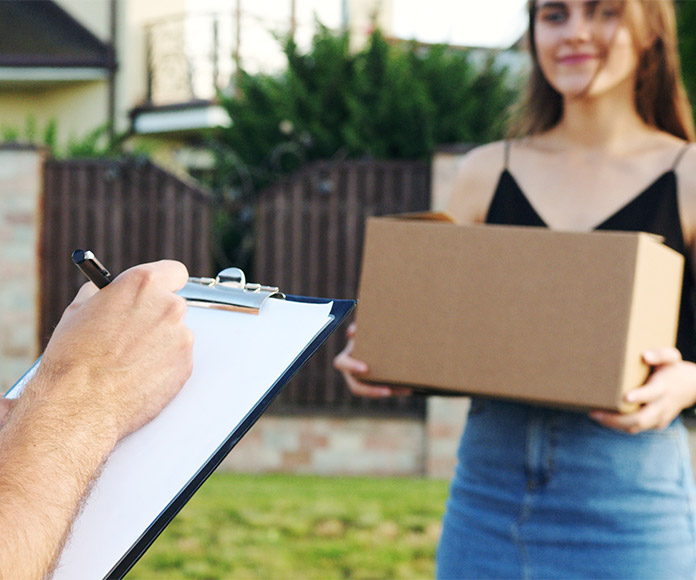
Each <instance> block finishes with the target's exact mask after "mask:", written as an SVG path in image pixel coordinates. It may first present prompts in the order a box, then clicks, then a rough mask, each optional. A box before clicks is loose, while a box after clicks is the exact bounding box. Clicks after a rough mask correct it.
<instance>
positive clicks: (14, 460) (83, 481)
mask: <svg viewBox="0 0 696 580" xmlns="http://www.w3.org/2000/svg"><path fill="white" fill-rule="evenodd" d="M34 380H35V381H38V382H40V383H41V382H44V383H46V382H47V381H50V382H51V383H52V384H50V386H49V385H46V384H41V385H33V386H34V387H40V388H30V386H29V385H28V386H27V390H28V391H29V392H25V395H26V397H25V395H22V397H20V399H19V401H17V403H16V405H15V407H14V409H13V410H12V411H11V412H10V413H9V415H8V417H7V421H6V424H5V426H4V427H3V429H2V430H1V431H0V530H2V533H0V578H2V579H8V580H9V579H11V580H18V579H24V578H27V579H35V578H43V577H44V576H45V575H46V574H47V572H48V571H49V570H50V569H51V565H52V563H53V561H54V559H55V558H56V555H57V554H58V553H59V549H60V548H61V546H62V544H63V542H64V540H65V537H66V535H67V532H68V531H69V529H70V525H71V523H72V520H73V519H74V517H75V514H76V512H77V511H78V508H79V505H80V502H81V501H82V498H83V497H84V495H85V492H86V490H87V489H88V488H89V486H90V482H91V481H92V479H93V477H94V473H95V472H96V471H97V470H98V468H99V466H100V464H101V463H102V461H103V460H104V458H105V457H106V456H107V455H108V453H109V452H110V451H111V449H112V448H113V444H114V441H113V439H112V438H109V437H108V435H105V434H104V433H103V432H100V426H99V425H94V424H90V421H89V420H85V418H84V417H85V415H87V416H88V413H85V412H84V409H81V410H80V409H79V402H76V401H65V402H63V401H60V400H57V399H59V398H63V395H64V393H65V392H66V389H67V388H69V385H66V389H61V388H58V387H60V386H61V385H60V384H56V383H60V382H61V381H70V380H75V377H72V378H69V377H52V378H49V377H47V376H46V374H45V373H44V374H40V376H37V378H36V379H34ZM35 393H42V395H41V396H36V395H35ZM46 394H48V395H49V396H45V395H46ZM76 407H77V408H76ZM76 411H78V412H76ZM79 411H82V412H79ZM66 427H69V428H66Z"/></svg>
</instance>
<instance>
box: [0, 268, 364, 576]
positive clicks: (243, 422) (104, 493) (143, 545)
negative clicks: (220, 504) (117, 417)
mask: <svg viewBox="0 0 696 580" xmlns="http://www.w3.org/2000/svg"><path fill="white" fill-rule="evenodd" d="M192 280H193V282H192V283H189V285H187V286H189V287H190V288H189V289H190V290H191V289H192V290H193V291H194V294H196V295H197V296H198V299H199V300H200V293H199V289H198V288H195V287H191V284H193V285H194V286H197V285H199V284H201V283H202V284H203V285H207V286H214V287H215V288H214V293H218V294H219V291H220V290H225V291H226V290H227V289H230V288H231V289H232V292H231V293H230V294H229V296H230V298H228V299H225V298H223V300H222V302H226V304H212V306H211V305H210V304H208V308H192V309H190V312H191V310H195V311H198V312H197V313H196V315H197V316H203V317H206V316H207V317H213V318H217V317H219V316H223V317H224V316H236V317H241V318H237V321H243V322H244V323H245V324H246V323H248V324H252V325H253V324H255V322H253V321H255V320H258V321H263V320H268V318H266V319H264V318H263V317H264V315H266V316H268V314H266V313H268V312H274V310H273V309H276V310H275V311H276V312H277V311H278V309H280V308H289V309H299V308H307V309H308V310H310V309H313V308H314V307H313V306H312V307H309V305H314V306H316V307H317V309H321V312H322V315H321V316H319V317H318V322H317V321H315V324H316V325H317V327H316V329H317V330H316V332H314V327H312V328H309V329H306V330H304V332H307V333H309V334H311V333H313V334H312V335H311V336H310V338H309V340H303V339H300V340H299V341H298V343H297V344H298V345H299V346H297V345H295V346H294V348H295V350H292V352H291V354H286V357H289V358H288V359H287V360H290V358H292V360H291V362H290V364H287V365H286V366H283V368H282V372H279V373H278V374H272V376H273V377H274V380H272V382H265V383H263V386H262V387H261V388H263V389H265V390H263V391H262V394H261V395H260V396H258V397H256V396H255V395H254V394H250V395H249V397H250V399H249V400H250V401H251V402H252V403H251V404H250V405H249V406H248V408H244V409H241V410H239V413H240V415H239V417H241V419H240V420H239V421H238V422H237V423H236V425H235V426H234V428H232V429H230V430H229V432H228V431H227V430H226V429H225V431H224V433H226V435H224V439H223V440H222V442H221V443H220V444H219V445H217V444H216V445H215V446H214V447H211V448H210V449H209V450H206V449H202V450H197V451H198V452H199V454H200V453H202V454H203V456H204V457H205V459H204V460H203V461H200V462H195V463H193V465H195V467H194V468H193V469H191V470H190V471H187V472H186V473H185V475H184V477H185V478H187V479H186V481H185V483H184V484H182V485H180V486H179V485H177V484H176V483H174V484H172V485H176V489H175V491H174V492H173V493H171V495H169V494H166V495H163V496H162V497H158V502H161V505H162V508H161V510H159V511H158V512H157V513H156V514H155V515H154V517H152V518H151V519H150V518H148V520H147V523H146V524H145V525H143V526H142V530H141V528H140V527H138V524H134V525H133V526H134V527H133V526H132V527H131V529H129V530H128V534H125V535H124V537H126V539H125V540H123V538H116V539H117V540H118V541H117V542H116V544H119V542H120V544H119V545H117V546H116V547H114V546H110V547H109V549H107V548H105V552H104V553H105V554H107V553H108V555H104V556H103V557H102V556H100V557H97V558H96V559H97V560H99V558H101V559H100V560H99V561H98V562H96V563H93V569H90V567H89V566H90V565H92V564H91V563H90V562H86V561H85V559H89V558H84V556H89V555H90V554H93V553H94V552H95V551H97V550H99V548H100V546H102V545H103V543H104V542H103V540H101V539H98V538H94V537H91V536H94V535H95V534H88V533H87V532H89V531H90V530H96V532H97V533H98V534H102V533H103V534H106V535H107V536H108V534H109V533H110V532H108V530H110V529H111V528H112V527H113V526H110V525H109V524H108V522H105V523H104V524H105V525H103V526H102V525H95V522H94V517H92V521H91V523H89V518H90V516H94V514H95V513H96V514H99V513H100V512H99V505H100V504H105V503H108V499H107V500H106V501H105V500H104V498H105V497H106V498H110V497H112V496H110V495H109V494H108V490H109V489H112V490H113V489H115V488H114V486H113V481H112V485H111V488H109V485H108V484H107V485H105V488H103V489H99V488H100V484H101V483H102V480H103V478H104V477H105V475H107V476H108V475H113V474H114V472H116V473H125V474H126V475H127V476H128V478H129V480H134V479H136V480H137V478H138V475H139V474H137V473H133V472H134V470H133V469H130V470H128V469H127V467H128V465H129V464H128V463H127V461H128V458H129V455H128V453H132V451H128V447H127V446H128V445H129V444H130V445H134V441H137V438H138V436H140V434H141V433H142V432H144V431H146V430H147V429H151V430H152V431H155V432H156V430H157V429H158V425H157V421H158V420H160V417H157V418H155V420H153V421H152V423H150V424H148V425H146V426H145V427H143V428H142V429H140V430H139V431H137V432H135V433H134V434H131V435H130V436H128V437H130V438H133V439H131V440H130V441H128V442H126V439H128V438H126V439H124V440H122V441H121V442H120V443H119V446H123V445H125V446H126V447H125V448H124V449H119V446H117V448H116V449H115V450H114V453H113V454H112V456H111V457H110V458H109V459H108V460H107V462H106V464H105V467H104V470H103V471H102V473H101V474H100V476H99V477H98V478H97V480H96V483H95V486H94V488H93V489H92V490H91V492H90V494H89V495H88V496H87V498H86V501H85V506H84V508H83V510H82V511H81V512H80V514H79V515H78V517H77V518H76V520H75V524H74V525H73V530H72V533H71V536H70V537H69V538H68V541H67V542H66V546H65V549H64V551H63V553H62V554H61V556H60V558H59V560H58V565H57V567H56V569H55V572H54V576H53V578H54V579H56V580H61V579H63V578H65V579H68V578H70V579H71V580H72V579H74V578H82V577H85V578H87V577H89V578H96V577H102V578H109V579H112V578H113V579H120V578H123V577H124V576H125V575H126V573H127V572H128V571H129V570H130V569H131V568H132V567H133V566H134V565H135V564H136V562H137V561H138V560H139V559H140V558H141V557H142V555H143V554H144V553H145V552H146V551H147V549H148V548H149V547H150V545H152V543H153V542H154V541H155V539H156V538H157V537H158V536H159V535H160V534H161V533H162V532H163V531H164V529H165V528H166V527H167V525H168V524H169V523H170V522H171V521H172V519H173V518H174V517H175V516H176V514H177V513H179V511H180V510H181V509H182V508H183V507H184V506H185V505H186V503H187V502H188V501H189V500H190V499H191V498H192V497H193V495H194V493H195V492H196V491H197V490H198V489H199V488H200V486H201V485H202V484H203V483H204V482H205V481H206V479H208V477H210V475H211V474H212V473H213V471H215V469H216V468H217V467H218V465H220V463H221V462H222V461H223V459H224V458H225V457H226V456H227V455H228V453H229V452H230V451H231V450H232V448H233V447H234V446H235V445H236V444H237V443H238V442H239V441H240V440H241V439H242V437H244V435H245V434H246V433H247V431H248V430H249V429H250V428H251V427H252V426H253V425H254V423H255V422H256V421H257V420H258V419H259V417H261V415H262V414H263V413H264V411H265V410H266V409H267V408H268V406H269V405H270V404H271V402H272V401H273V400H274V399H275V398H276V397H277V396H278V394H279V393H280V391H281V390H282V389H283V387H285V385H287V383H288V382H289V381H290V379H291V378H292V377H293V376H294V375H295V374H296V373H297V371H298V370H299V369H300V368H301V367H302V366H303V365H304V364H305V363H306V362H307V361H308V360H309V359H310V358H311V357H312V356H313V355H314V354H315V353H316V352H317V350H318V349H319V348H320V347H321V345H322V344H323V343H324V342H325V341H326V339H327V338H328V337H329V336H330V335H331V334H332V333H333V332H334V331H335V330H336V329H337V328H338V327H339V325H340V324H341V323H342V322H343V321H344V320H345V318H346V317H347V316H348V314H349V313H350V312H351V310H352V309H353V308H354V307H355V305H356V301H355V300H330V299H321V298H310V297H303V296H285V295H282V294H280V293H279V292H278V291H277V288H270V287H259V286H258V285H246V283H245V282H243V281H242V284H241V286H239V284H231V285H229V286H228V287H227V288H224V287H223V288H221V287H218V286H219V285H218V282H219V280H218V279H217V278H216V279H215V281H211V280H209V279H202V281H201V279H192ZM247 286H248V287H247ZM240 292H241V293H243V294H245V296H241V294H240ZM259 292H261V293H266V296H262V297H261V298H259V297H258V296H249V295H247V294H259ZM204 294H205V292H204ZM235 295H236V297H235ZM273 296H277V297H280V298H282V300H276V299H275V298H272V297H273ZM269 298H270V300H268V299H269ZM187 300H190V298H189V297H188V296H187ZM249 300H251V301H252V302H253V301H256V302H257V304H256V305H255V306H252V307H251V309H249ZM212 302H215V300H213V301H212ZM242 303H243V304H242ZM281 303H283V304H285V306H281ZM240 304H241V306H242V307H241V308H239V307H238V306H240ZM293 304H296V305H297V306H293ZM198 305H199V306H200V305H202V304H198ZM305 305H306V306H305ZM229 306H232V308H229ZM218 308H219V309H220V310H232V311H233V312H220V311H219V310H217V309H218ZM216 310H217V312H218V314H216V313H215V311H216ZM204 312H205V314H204ZM259 312H260V314H258V313H259ZM327 312H328V314H327ZM250 313H251V314H250ZM254 313H256V314H258V316H256V315H255V314H254ZM324 319H325V320H324ZM229 320H231V318H228V319H227V321H229ZM218 322H219V321H218ZM293 332H294V331H293ZM194 334H195V336H196V340H197V338H198V334H196V329H195V328H194ZM309 334H307V336H309ZM272 338H273V337H271V340H269V345H268V352H269V355H268V356H269V358H271V357H272V356H273V353H274V349H275V348H276V347H277V345H274V344H273V341H272ZM280 340H281V341H282V337H281V339H280ZM300 343H301V344H300ZM221 348H222V347H221ZM257 350H258V348H257ZM295 351H297V352H296V355H295V356H294V357H293V354H292V353H295ZM194 353H195V341H194ZM39 363H40V360H39V361H37V364H35V365H34V367H32V369H30V371H29V372H27V373H26V374H25V376H24V377H22V379H20V381H18V383H17V385H15V387H13V388H12V389H10V390H9V391H8V393H7V395H9V396H16V395H17V393H18V392H21V388H22V387H23V385H24V384H25V383H26V382H27V381H28V380H29V379H30V378H31V375H32V374H33V370H34V369H35V367H36V366H37V365H38V364H39ZM281 364H282V363H281ZM268 372H269V373H273V372H274V371H268ZM195 373H196V366H195V362H194V375H195ZM206 384H207V383H206ZM187 387H188V383H187V385H186V386H185V387H184V389H182V393H183V392H184V391H185V390H186V388H187ZM266 387H268V388H266ZM206 388H208V387H207V386H206ZM182 393H180V394H179V395H178V396H177V398H175V399H174V401H172V403H170V405H168V407H171V406H172V405H175V404H176V403H177V399H179V397H180V396H181V395H182ZM191 394H192V391H191V390H189V391H188V396H191ZM194 400H195V399H194ZM183 408H187V407H183ZM167 410H168V408H165V410H164V411H163V412H162V414H161V415H164V414H165V413H166V412H167ZM231 421H237V418H234V419H231ZM160 440H161V434H160ZM134 448H135V449H136V450H139V449H140V448H139V447H137V446H135V447H134ZM155 448H156V445H155ZM119 451H122V453H121V454H120V456H118V457H115V456H117V455H118V454H119ZM173 451H176V450H173ZM124 457H125V459H124ZM159 457H164V454H160V455H158V458H159ZM112 460H115V461H117V462H121V463H120V469H121V471H120V472H119V471H118V469H119V467H118V466H117V467H116V468H114V469H112V470H111V473H109V469H110V467H111V463H110V462H111V461H112ZM191 461H194V460H191ZM124 465H125V468H124ZM124 469H125V471H124ZM189 473H190V476H189ZM113 479H114V478H112V480H113ZM116 481H118V480H116ZM131 484H132V481H131ZM125 487H127V482H125V483H124V488H125ZM97 490H98V491H97ZM164 493H165V492H163V494H164ZM100 494H101V495H100ZM95 496H96V499H94V498H95ZM124 499H125V497H122V496H119V501H120V506H123V505H124V504H125V503H127V501H124ZM165 502H166V505H165ZM114 503H115V502H114ZM91 504H94V505H91ZM159 505H160V503H157V506H159ZM95 506H97V507H96V508H95ZM120 506H119V505H115V506H114V505H109V510H110V512H109V517H111V518H112V521H113V517H114V516H113V512H118V510H119V509H120ZM130 507H131V506H128V508H130ZM91 508H95V509H92V513H91V514H89V513H88V514H87V515H85V514H86V512H89V511H90V509H91ZM155 509H159V508H158V507H157V508H155ZM153 513H154V512H153ZM83 519H86V520H88V523H87V524H85V526H83V528H82V529H78V528H79V526H80V524H81V522H82V520H83ZM101 523H102V522H101V521H97V524H101ZM102 528H104V529H102ZM134 529H135V530H136V532H135V533H134ZM104 530H107V531H104ZM136 536H137V537H136ZM85 538H86V539H85ZM131 539H132V540H133V541H131ZM124 541H125V543H124ZM89 542H94V545H91V546H90V544H89ZM66 553H68V554H67V556H66ZM116 554H118V555H117V556H116ZM66 559H67V561H65V560H66ZM96 570H98V573H96Z"/></svg>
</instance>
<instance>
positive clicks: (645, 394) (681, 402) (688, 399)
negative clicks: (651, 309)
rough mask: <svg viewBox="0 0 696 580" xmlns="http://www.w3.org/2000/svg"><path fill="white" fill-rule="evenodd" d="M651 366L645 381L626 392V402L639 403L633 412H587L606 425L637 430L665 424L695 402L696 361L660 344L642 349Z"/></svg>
mask: <svg viewBox="0 0 696 580" xmlns="http://www.w3.org/2000/svg"><path fill="white" fill-rule="evenodd" d="M643 360H644V361H645V362H646V363H647V364H649V365H650V366H651V367H652V368H653V372H652V374H651V375H650V377H649V378H648V380H647V381H646V382H645V384H644V385H643V386H641V387H638V388H637V389H634V390H632V391H629V392H628V393H626V395H625V397H624V399H625V401H626V402H627V403H637V404H638V405H640V407H639V408H638V410H637V411H634V412H633V413H612V412H610V411H593V412H592V413H590V416H591V417H592V418H593V419H594V420H595V421H597V422H598V423H600V424H601V425H604V426H605V427H610V428H612V429H618V430H620V431H625V432H626V433H640V432H641V431H647V430H649V429H664V428H666V427H667V426H668V425H669V424H670V423H671V422H672V421H673V420H674V419H675V418H676V417H677V416H678V415H679V413H681V412H682V410H683V409H686V408H687V407H690V406H691V405H693V404H694V403H695V402H696V364H694V363H691V362H686V361H684V360H682V357H681V353H680V352H679V351H678V350H677V349H676V348H669V347H668V348H659V349H654V350H649V351H646V352H644V353H643Z"/></svg>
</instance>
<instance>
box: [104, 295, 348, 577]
mask: <svg viewBox="0 0 696 580" xmlns="http://www.w3.org/2000/svg"><path fill="white" fill-rule="evenodd" d="M286 300H290V301H295V302H306V303H313V304H324V303H328V302H333V305H332V308H331V316H332V317H333V320H332V322H331V323H330V324H329V325H328V326H326V327H325V328H324V329H323V330H322V331H321V332H320V333H319V334H318V335H317V336H316V337H315V339H314V340H313V341H312V342H311V343H310V344H308V345H307V347H306V348H305V350H304V351H303V352H302V353H301V355H300V356H299V357H298V358H297V359H296V360H295V361H294V363H293V364H292V365H291V366H290V367H288V368H287V369H286V371H285V372H284V373H283V374H282V375H281V376H279V377H278V379H277V380H276V382H275V384H274V385H273V386H272V387H271V389H270V390H269V391H268V392H267V393H266V394H265V396H264V397H263V398H262V399H260V400H259V401H258V403H257V405H256V406H255V407H254V408H253V409H252V410H251V411H250V412H249V414H248V415H247V416H246V418H245V419H244V420H243V421H242V423H241V424H240V425H239V426H238V427H237V428H236V429H235V430H234V431H233V432H232V433H230V434H229V437H228V438H227V439H226V440H225V442H224V443H223V444H222V445H221V446H220V447H219V448H218V449H217V450H216V451H215V453H213V454H212V455H211V457H210V459H209V460H208V462H207V463H206V464H205V465H202V466H201V469H200V471H199V472H198V473H197V474H196V476H195V477H194V478H193V479H192V480H191V481H190V482H189V484H188V485H187V486H186V487H185V488H184V489H182V490H181V492H180V493H179V495H177V496H176V497H174V498H173V499H172V501H171V503H170V504H169V505H168V506H167V507H166V509H165V510H164V511H163V512H162V513H161V514H160V516H159V517H158V518H157V520H156V521H153V522H152V525H151V526H150V527H149V528H148V529H147V530H146V531H145V532H144V533H143V535H142V537H141V538H140V539H139V540H138V541H137V542H136V543H135V544H133V546H132V548H131V549H130V550H129V551H128V552H127V553H126V554H124V555H123V558H122V559H121V560H120V561H119V562H118V563H117V564H116V565H115V566H114V567H113V569H112V570H111V572H109V574H108V575H107V576H106V577H107V578H109V580H120V579H121V578H123V577H124V576H125V575H126V574H127V573H128V571H129V570H130V569H131V568H132V567H133V566H134V565H135V564H136V563H137V561H138V560H139V559H140V558H141V557H142V556H143V554H145V552H146V551H147V549H148V548H149V547H150V546H151V545H152V543H153V542H154V541H155V540H156V539H157V537H158V536H159V535H160V534H161V533H162V532H163V531H164V529H165V528H166V527H167V526H168V525H169V523H170V522H171V521H172V520H173V519H174V517H175V516H176V515H177V514H178V513H179V511H181V509H182V508H183V507H184V506H185V505H186V503H187V502H188V501H189V500H190V499H191V498H192V497H193V494H194V493H196V491H198V489H199V488H200V487H201V485H203V483H204V482H205V481H206V480H207V479H208V477H210V476H211V475H212V473H213V472H214V471H215V469H216V468H217V467H218V466H219V465H220V463H222V461H223V460H224V459H225V457H227V455H228V454H229V452H230V451H232V448H233V447H234V446H235V445H236V444H237V443H239V441H240V440H241V439H242V437H244V435H246V433H247V431H249V429H251V427H252V426H253V425H254V423H256V421H257V420H258V419H259V418H260V417H261V415H262V414H263V413H264V411H266V409H267V408H268V406H269V405H270V404H271V403H272V402H273V400H274V399H275V398H276V397H277V396H278V394H279V393H280V391H281V390H282V389H283V388H284V387H285V386H286V385H287V384H288V382H289V381H290V379H292V377H293V376H295V374H296V373H297V371H299V370H300V368H301V367H302V366H303V365H304V364H305V363H306V362H307V361H308V360H309V359H310V358H311V357H312V356H313V355H314V354H315V353H316V352H317V350H318V349H319V347H321V345H322V344H324V342H325V341H326V339H327V338H329V336H331V334H333V332H334V331H335V330H336V329H337V328H338V327H339V326H340V324H341V323H342V322H343V320H345V318H346V317H347V316H348V314H349V313H350V312H351V310H353V308H354V307H355V305H356V303H357V302H356V301H355V300H326V299H319V298H310V297H306V296H291V295H288V296H287V297H286Z"/></svg>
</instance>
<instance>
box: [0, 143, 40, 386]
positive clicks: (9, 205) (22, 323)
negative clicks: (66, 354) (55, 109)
mask: <svg viewBox="0 0 696 580" xmlns="http://www.w3.org/2000/svg"><path fill="white" fill-rule="evenodd" d="M42 160H43V154H42V152H41V151H40V150H37V149H35V148H33V147H21V146H2V147H0V240H2V244H1V245H0V272H2V283H0V390H1V391H2V392H4V391H6V390H7V389H8V388H9V387H10V386H12V385H13V384H14V382H15V381H16V380H17V379H18V378H19V377H21V376H22V374H23V373H24V371H26V370H27V368H28V367H29V366H30V365H31V363H32V362H33V361H34V360H35V359H36V357H37V356H38V351H39V345H38V340H37V332H36V329H37V327H38V305H39V274H40V273H39V251H38V247H39V230H40V217H39V216H40V215H41V213H40V205H41V164H42Z"/></svg>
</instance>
